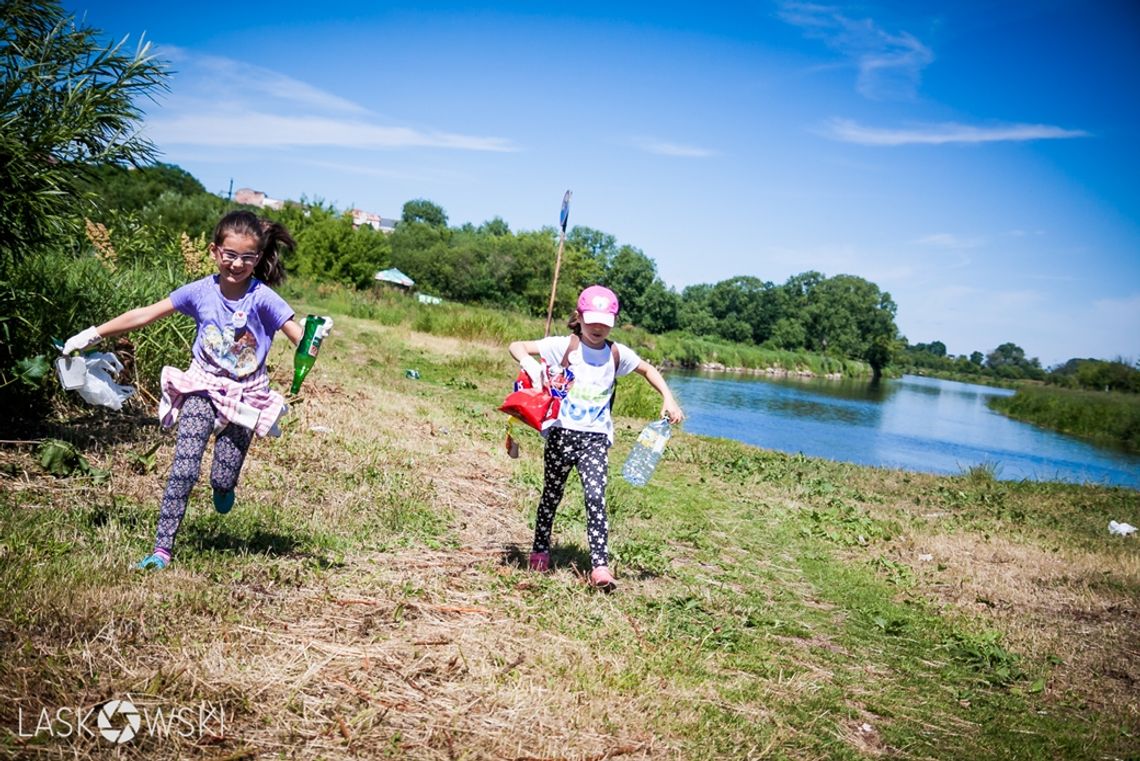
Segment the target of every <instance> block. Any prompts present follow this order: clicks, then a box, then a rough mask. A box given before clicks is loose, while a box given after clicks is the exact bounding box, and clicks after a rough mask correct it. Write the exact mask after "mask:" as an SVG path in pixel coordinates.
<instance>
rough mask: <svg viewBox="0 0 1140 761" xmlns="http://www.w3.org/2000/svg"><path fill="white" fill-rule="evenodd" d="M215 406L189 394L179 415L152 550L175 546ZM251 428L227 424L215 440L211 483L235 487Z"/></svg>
mask: <svg viewBox="0 0 1140 761" xmlns="http://www.w3.org/2000/svg"><path fill="white" fill-rule="evenodd" d="M215 416H216V415H215V412H214V405H213V404H211V403H210V400H209V399H207V398H205V397H204V396H188V397H186V398H185V400H184V401H183V402H182V410H181V412H180V413H179V414H178V436H177V438H176V439H175V443H174V463H173V464H172V465H171V466H170V476H169V478H167V481H166V491H165V492H164V493H163V495H162V507H161V509H160V510H159V514H158V533H157V536H156V537H155V540H154V546H155V549H162V550H166V551H167V552H170V551H171V550H172V549H173V548H174V535H175V534H177V533H178V527H179V526H180V525H181V524H182V518H183V516H184V515H186V503H187V502H188V501H189V500H190V490H191V489H192V488H194V484H195V483H197V481H198V473H199V471H200V470H201V468H202V455H203V454H204V453H205V452H206V444H207V442H209V440H210V434H211V433H213V432H214V418H215ZM252 440H253V431H251V430H250V429H248V428H242V427H241V426H239V425H227V426H226V427H225V428H223V429H222V431H221V432H220V433H219V434H218V436H217V439H216V440H215V441H214V462H213V464H212V465H211V466H210V486H212V487H214V488H215V489H219V490H221V491H229V490H231V489H233V488H235V487H236V486H237V482H238V475H239V474H240V473H241V466H242V463H244V462H245V453H246V451H247V450H248V449H249V443H250V441H252Z"/></svg>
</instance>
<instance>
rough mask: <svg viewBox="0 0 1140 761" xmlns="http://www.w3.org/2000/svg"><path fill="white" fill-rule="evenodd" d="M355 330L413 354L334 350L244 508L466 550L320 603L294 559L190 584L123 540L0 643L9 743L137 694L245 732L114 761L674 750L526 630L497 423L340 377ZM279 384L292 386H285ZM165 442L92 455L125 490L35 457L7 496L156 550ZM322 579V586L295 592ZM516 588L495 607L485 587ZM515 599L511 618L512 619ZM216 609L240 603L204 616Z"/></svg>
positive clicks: (411, 553) (440, 349)
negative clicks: (74, 514)
mask: <svg viewBox="0 0 1140 761" xmlns="http://www.w3.org/2000/svg"><path fill="white" fill-rule="evenodd" d="M356 330H359V331H361V333H362V334H364V335H367V334H369V333H372V332H375V333H376V334H378V335H380V336H382V340H383V341H384V342H385V343H397V342H401V341H404V340H405V339H406V336H405V335H403V334H401V332H400V331H398V330H395V329H386V328H378V327H372V326H364V325H360V326H357V327H356V328H355V329H354V330H352V331H348V330H344V329H342V330H341V331H338V333H339V335H338V336H336V337H335V338H334V339H333V340H331V341H330V342H329V344H328V348H326V350H325V354H326V356H324V357H323V358H322V359H323V360H324V361H323V362H322V363H321V364H318V369H317V371H316V372H314V373H313V374H312V375H311V376H310V378H309V379H308V380H307V381H306V387H305V389H304V393H303V401H302V402H301V403H300V404H297V405H295V406H294V409H293V411H292V419H291V421H290V423H289V426H288V428H287V429H286V431H287V433H286V436H285V437H283V438H282V439H280V440H278V441H257V442H255V443H254V446H253V449H252V450H251V454H250V457H249V460H248V461H247V466H246V470H245V472H244V473H243V481H242V484H241V487H240V489H239V502H238V506H237V507H236V508H235V510H241V508H242V502H247V503H250V502H252V503H261V504H265V503H278V504H280V505H282V506H283V508H282V509H285V510H287V511H289V512H291V513H293V514H296V515H298V516H300V515H303V514H304V513H305V512H308V513H309V516H308V517H309V519H310V520H311V521H312V523H313V524H318V525H319V524H326V525H333V526H335V525H338V524H346V523H351V522H353V521H354V520H357V519H359V517H360V512H361V511H362V510H367V509H368V507H369V506H370V505H371V504H373V503H374V502H375V501H377V499H382V500H387V501H388V502H392V501H394V500H395V499H396V498H402V497H407V498H414V499H416V500H419V501H422V502H425V503H430V506H431V508H432V509H434V510H437V511H439V512H440V513H441V514H443V515H446V516H447V520H448V524H449V525H448V527H447V530H446V532H445V533H446V534H447V535H448V541H447V544H448V545H449V546H448V547H447V548H446V549H434V550H433V549H425V548H424V546H423V545H422V544H421V543H418V542H415V543H412V544H411V545H410V546H389V547H384V548H382V549H381V548H378V549H374V550H369V549H367V548H358V549H355V550H353V551H350V552H346V553H344V555H343V556H342V557H340V558H339V559H338V561H337V562H336V565H335V567H334V568H332V569H330V570H328V571H325V572H323V573H321V574H319V579H320V580H319V584H317V585H312V584H310V583H299V582H297V581H293V580H291V579H289V578H288V573H287V572H286V571H283V569H282V568H280V566H289V565H292V564H291V563H290V562H289V561H290V558H289V557H288V556H287V554H286V555H285V556H284V557H273V558H272V559H270V560H268V561H267V564H266V565H267V567H266V569H265V570H264V572H262V571H259V569H258V568H257V565H256V564H254V565H253V566H252V567H251V566H250V564H248V563H246V564H243V566H242V572H241V574H240V575H238V576H236V577H235V578H232V579H225V578H224V571H222V572H221V574H219V573H217V572H212V569H211V570H210V571H207V572H206V573H203V569H201V568H197V567H196V568H193V569H190V568H186V567H185V564H182V563H179V562H178V561H179V556H178V555H177V552H176V562H175V563H174V564H173V565H172V567H171V568H170V569H168V570H167V571H165V572H163V573H161V574H141V573H137V572H134V571H132V570H130V568H129V565H128V564H129V561H130V560H132V559H136V557H137V556H141V555H140V552H145V546H146V545H145V544H143V545H140V544H139V541H138V537H137V536H125V535H121V534H120V535H108V536H106V537H105V539H106V541H107V546H106V547H105V548H104V554H103V556H102V557H96V558H87V559H86V560H87V562H88V563H89V564H90V565H93V566H95V567H97V568H99V569H101V571H102V572H103V573H106V574H108V575H110V576H111V577H113V581H112V582H111V583H109V584H107V585H100V584H97V583H96V584H89V583H86V580H84V581H81V582H80V583H77V584H73V585H67V586H64V587H59V586H57V585H55V584H53V583H52V581H51V580H50V579H40V580H37V581H36V582H35V583H36V584H37V587H38V588H35V589H32V590H23V592H22V595H21V596H22V597H23V599H22V600H21V603H23V604H28V602H29V601H32V603H31V604H33V605H34V606H36V608H37V609H36V610H34V611H26V613H27V614H28V618H31V619H33V620H35V621H36V625H35V627H34V628H33V629H23V630H13V629H11V628H9V627H5V628H6V629H7V630H6V631H5V632H4V634H5V640H6V641H7V642H8V643H9V645H10V646H12V647H13V652H18V653H20V655H18V656H15V657H13V658H10V659H6V667H5V668H4V669H3V670H4V671H5V672H7V673H6V675H5V676H6V678H5V679H4V684H3V685H2V686H0V702H3V703H4V705H5V706H6V708H4V709H0V710H2V718H3V723H4V725H5V728H6V729H7V728H9V727H11V728H15V725H16V720H15V719H16V717H15V716H14V715H13V714H14V710H13V709H14V708H15V707H16V706H20V705H22V706H25V707H32V706H60V705H65V706H70V705H94V704H97V703H100V702H102V701H104V700H106V699H108V698H109V697H112V696H119V695H122V694H124V693H128V692H129V693H130V694H131V695H132V697H133V698H134V702H135V703H136V705H138V706H140V707H142V706H146V705H148V704H152V705H164V704H165V705H168V706H169V705H171V704H178V703H179V701H182V702H184V703H186V704H190V703H192V702H195V701H200V700H205V701H208V702H211V703H212V704H222V705H225V706H227V707H228V708H229V714H228V717H227V718H228V720H227V722H226V732H225V734H226V736H225V737H205V738H195V739H194V741H193V742H191V741H189V740H181V739H179V738H172V739H167V740H166V741H165V742H164V743H163V744H162V745H161V746H154V745H152V746H151V747H148V746H147V743H138V742H133V743H131V744H130V745H124V746H122V747H120V748H116V749H114V750H115V752H116V754H117V755H121V756H126V757H140V758H141V757H174V756H176V755H179V754H186V755H189V756H195V757H220V758H226V757H241V754H242V753H244V752H247V751H248V755H249V756H250V757H252V756H253V755H261V754H268V755H270V756H272V755H275V754H278V753H280V754H282V755H284V756H288V757H303V758H321V757H338V756H363V757H386V756H391V757H399V758H402V757H419V758H491V757H493V758H530V757H533V758H554V757H560V756H561V755H562V754H564V753H567V752H570V753H571V754H572V755H573V756H574V757H598V758H602V757H606V756H610V755H627V756H630V757H633V758H637V757H644V758H649V757H660V756H661V755H662V754H663V753H667V752H668V746H667V745H666V744H663V743H662V741H660V740H657V739H655V738H654V734H653V732H652V731H651V727H650V726H649V724H648V721H647V714H646V712H645V711H644V710H643V709H642V708H641V707H639V706H637V705H633V704H622V705H611V704H608V703H607V702H606V701H604V700H593V699H591V696H590V695H589V694H588V693H587V692H585V691H583V690H569V689H566V686H565V684H564V683H563V682H562V681H560V679H559V678H558V677H557V676H556V675H555V674H556V673H561V674H563V675H565V673H566V670H567V669H570V670H573V671H575V672H579V673H580V674H581V675H582V677H583V679H586V678H587V677H588V675H589V674H591V673H602V672H604V671H605V670H606V669H607V668H608V665H607V662H606V661H607V657H606V656H604V655H601V654H599V653H597V652H594V650H593V648H591V647H590V646H589V645H588V644H584V643H582V642H579V641H575V640H574V639H572V638H569V637H559V636H556V635H554V634H551V633H549V632H547V633H543V634H541V635H540V636H539V638H538V639H536V632H535V628H534V627H533V626H532V625H531V623H530V622H529V621H528V620H527V615H526V607H527V599H526V598H527V594H528V592H530V591H533V590H534V585H533V580H532V579H531V578H530V576H529V574H524V573H522V572H521V571H520V570H519V569H518V568H517V567H516V565H515V563H517V559H518V558H519V557H522V556H523V551H522V549H520V548H523V547H524V546H526V547H528V546H529V536H530V529H529V528H528V527H527V524H526V517H525V510H524V508H523V505H522V503H521V501H520V500H521V498H522V496H523V495H522V494H521V493H520V490H519V489H518V488H517V487H513V486H512V485H511V484H510V480H511V468H512V465H513V463H512V461H510V460H508V458H507V457H506V455H505V453H503V452H502V451H501V447H498V446H496V447H488V444H487V441H486V440H485V436H483V435H481V431H482V427H481V424H480V425H476V426H472V425H470V421H464V420H463V419H456V416H455V413H454V412H449V410H448V406H447V405H446V404H441V403H439V400H438V399H435V398H434V397H433V396H431V395H429V396H427V397H425V396H423V395H421V394H420V393H419V392H420V391H421V388H420V386H419V385H418V384H416V383H415V382H414V381H411V380H408V379H406V378H403V377H402V374H403V371H402V370H398V369H397V368H396V367H395V366H393V367H392V368H391V369H392V372H389V373H388V377H389V379H390V380H389V381H388V382H381V383H367V382H356V381H355V380H354V379H352V378H351V377H350V376H351V373H345V374H343V375H341V376H340V377H337V376H338V373H335V372H333V370H334V368H337V367H341V366H342V365H344V366H347V367H351V366H352V365H354V364H357V360H358V359H360V356H362V355H363V354H364V353H366V350H365V349H364V348H362V347H361V346H359V345H358V344H356V343H355V342H353V341H352V340H350V339H349V338H348V336H346V335H345V334H346V333H349V334H355V331H356ZM337 339H340V341H341V342H342V343H341V345H339V346H338V345H337ZM408 344H409V345H410V346H413V347H415V348H417V349H426V350H428V351H430V352H433V353H441V354H453V355H454V354H459V353H465V354H466V353H470V352H472V351H476V352H479V351H484V352H485V351H488V350H487V349H486V348H481V347H470V346H469V347H461V346H460V344H459V342H457V341H453V340H451V339H438V338H434V337H430V336H422V335H418V334H415V335H413V336H412V338H411V340H410V341H408ZM449 348H450V349H451V351H446V350H447V349H449ZM278 351H279V349H277V350H275V356H276V357H277V361H278V365H279V366H284V365H286V363H287V360H286V358H285V356H284V354H283V353H282V354H278V353H277V352H278ZM338 355H339V358H338V359H334V357H338ZM358 355H360V356H358ZM345 363H347V364H346V365H345ZM276 375H277V380H278V381H279V382H278V383H277V384H276V385H277V386H278V387H281V385H283V384H284V383H285V381H286V379H285V375H284V371H278V372H277V373H276ZM342 381H343V382H342ZM158 435H159V434H158V433H157V431H154V430H151V431H145V432H140V433H139V435H138V437H137V438H134V439H132V440H128V441H124V442H122V443H120V444H119V445H112V446H103V447H95V448H93V449H91V450H89V451H88V456H89V459H90V460H91V462H92V464H94V465H95V466H97V467H110V468H112V469H113V470H114V471H115V476H114V479H113V483H112V485H111V486H109V487H108V486H100V487H93V486H81V485H80V484H78V483H75V482H71V481H68V480H56V479H54V478H52V477H50V476H47V475H46V474H42V473H40V472H37V470H38V468H37V467H36V466H35V463H34V462H33V456H32V455H31V453H29V452H24V453H22V454H21V453H14V452H12V451H9V452H7V453H6V460H7V462H8V463H9V464H10V467H11V469H12V470H13V471H15V470H17V469H18V471H19V476H18V477H16V478H12V479H5V481H4V482H3V488H4V490H5V491H6V492H7V493H8V495H9V496H10V497H11V498H12V499H13V501H14V502H16V503H17V504H22V505H25V506H27V507H26V509H29V510H46V511H66V510H68V509H69V507H70V506H72V505H75V504H76V503H81V504H82V503H85V502H86V503H90V502H95V501H103V502H107V503H108V504H112V503H113V502H114V497H113V496H112V492H113V494H114V495H117V496H118V498H119V499H120V500H125V501H128V502H137V503H138V504H140V505H144V506H146V507H147V508H148V515H147V518H146V519H145V521H144V522H145V523H147V524H149V525H146V526H145V527H144V532H145V534H146V535H149V534H151V533H152V532H153V520H154V517H155V512H156V507H154V506H156V505H157V502H158V499H159V497H160V495H161V489H162V486H163V484H164V480H165V472H166V470H167V469H168V467H169V460H170V456H171V449H172V447H171V446H170V445H169V442H167V444H166V445H164V446H163V447H162V448H161V449H160V450H159V451H158V454H157V462H156V467H155V470H154V472H151V473H148V474H136V473H133V472H131V470H130V469H129V468H128V467H127V460H128V456H127V453H128V452H129V451H136V450H138V449H139V448H140V446H141V442H142V441H149V440H150V439H153V438H154V437H155V436H158ZM148 437H149V438H148ZM536 442H537V439H535V440H533V441H530V442H528V444H529V446H530V447H535V446H536ZM208 456H209V452H207V457H208ZM205 467H208V465H207V466H204V470H205ZM369 467H372V468H375V469H376V471H377V473H382V475H380V476H378V477H379V478H380V480H383V479H384V478H391V479H394V480H395V481H397V483H396V484H395V486H394V487H393V485H392V484H382V483H381V484H378V483H377V481H375V480H372V481H367V480H363V481H359V482H357V483H352V478H351V476H352V475H353V474H354V473H359V472H360V471H361V469H363V468H369ZM205 481H206V479H205V477H203V478H202V479H201V480H200V481H199V484H198V486H197V487H196V488H195V492H194V494H193V496H192V500H191V507H190V512H189V514H188V518H187V520H188V521H189V520H190V518H191V517H192V515H193V514H194V512H195V511H203V510H208V509H209V508H208V504H209V494H208V487H206V486H205V485H204V484H205ZM377 492H383V494H378V493H377ZM528 496H532V495H528ZM385 508H386V509H391V505H390V504H389V505H386V506H385ZM183 533H185V527H184V531H183ZM117 543H121V544H117ZM176 549H177V548H176ZM283 573H284V575H282V574H283ZM219 575H221V576H222V578H219ZM305 576H311V574H305V573H304V572H297V573H296V577H297V579H301V578H303V577H305ZM499 578H501V579H502V581H501V582H499V583H493V584H492V585H491V587H492V588H491V589H489V584H488V579H492V580H494V579H499ZM310 580H311V579H306V581H310ZM77 581H78V580H77ZM560 581H561V582H562V583H565V584H568V585H569V586H568V588H566V589H563V590H560V593H561V594H582V595H586V594H587V592H586V590H585V589H584V587H583V585H581V584H579V583H577V580H576V579H574V578H573V574H572V573H571V572H569V571H564V572H563V573H562V574H561V578H560ZM516 589H517V590H518V591H515V590H516ZM503 590H505V594H506V595H507V596H508V597H509V598H512V599H513V602H512V604H511V605H510V606H508V607H504V604H503V601H502V599H501V597H502V595H503V593H504V592H503ZM215 596H221V597H224V598H226V602H225V603H224V604H223V605H220V606H213V605H211V604H209V603H207V602H206V600H208V599H210V598H212V597H215ZM196 601H197V602H196ZM199 603H200V605H199ZM212 607H219V608H221V609H223V610H225V611H226V612H227V615H226V618H225V620H221V621H219V620H215V619H214V618H213V615H212V611H211V610H210V608H212ZM6 618H7V617H3V618H0V620H4V619H6ZM45 658H50V659H51V663H50V665H48V664H45V663H44V662H43V659H45ZM552 664H554V665H552ZM26 721H27V720H26V719H25V724H26ZM25 729H27V726H25ZM100 743H101V741H98V742H95V741H91V740H87V741H83V740H82V739H80V740H79V741H73V742H68V741H64V740H56V741H54V742H52V743H47V744H43V745H40V744H29V745H26V746H24V747H23V751H22V752H24V753H28V754H33V753H34V754H35V755H38V756H44V757H61V758H62V757H73V756H80V757H82V756H87V755H92V756H98V755H101V754H105V753H107V752H109V750H110V749H109V748H107V747H106V745H105V744H100ZM17 747H19V746H18V745H17ZM158 748H161V750H158ZM155 752H159V756H154V755H152V754H154V753H155ZM235 754H236V755H235Z"/></svg>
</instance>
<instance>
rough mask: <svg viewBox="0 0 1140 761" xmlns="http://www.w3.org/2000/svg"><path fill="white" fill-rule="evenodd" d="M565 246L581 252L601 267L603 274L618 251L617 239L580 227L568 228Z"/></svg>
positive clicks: (599, 231)
mask: <svg viewBox="0 0 1140 761" xmlns="http://www.w3.org/2000/svg"><path fill="white" fill-rule="evenodd" d="M566 245H567V246H568V247H572V248H577V249H579V250H581V251H582V252H583V253H585V254H586V256H588V257H590V258H591V259H593V260H594V261H596V262H597V263H598V264H599V265H601V270H602V271H603V272H604V271H605V270H606V269H608V268H609V266H610V262H611V261H612V260H613V258H614V255H615V254H616V253H617V249H618V246H617V238H615V237H614V236H612V235H610V234H609V233H604V232H602V231H601V230H595V229H593V228H591V227H582V226H581V225H575V226H574V227H572V228H570V232H569V233H567V234H566Z"/></svg>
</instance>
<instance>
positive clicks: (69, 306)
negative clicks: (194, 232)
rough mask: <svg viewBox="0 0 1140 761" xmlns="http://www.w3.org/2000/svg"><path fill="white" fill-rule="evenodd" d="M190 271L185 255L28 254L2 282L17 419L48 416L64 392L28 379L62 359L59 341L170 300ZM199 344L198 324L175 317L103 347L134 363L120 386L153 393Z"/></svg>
mask: <svg viewBox="0 0 1140 761" xmlns="http://www.w3.org/2000/svg"><path fill="white" fill-rule="evenodd" d="M184 266H185V265H184V263H183V262H182V260H181V256H180V255H179V256H178V257H177V258H176V257H175V256H173V255H172V256H169V257H167V259H166V261H161V260H159V259H156V258H148V259H147V260H146V261H143V262H140V263H135V262H134V261H133V260H132V257H131V256H129V255H122V254H120V255H118V256H114V257H112V256H110V255H108V254H100V253H97V252H95V251H92V250H87V251H84V252H82V253H80V254H78V255H75V254H72V253H70V252H67V251H64V250H62V249H61V248H58V247H52V248H45V249H41V250H38V251H33V252H30V253H28V254H27V255H26V256H25V257H24V258H23V260H22V261H20V262H19V263H18V264H17V265H16V266H15V267H14V268H13V270H12V272H11V274H10V275H9V276H8V278H7V279H6V280H5V281H4V282H3V283H2V284H0V288H2V289H3V290H2V293H0V306H2V307H3V313H4V316H5V319H4V320H3V323H2V330H3V339H4V340H3V344H4V348H3V350H2V352H0V400H2V402H3V404H4V406H5V407H7V408H8V409H11V410H13V411H15V415H16V417H21V418H24V417H28V416H33V417H34V416H39V415H42V414H43V413H42V406H43V405H44V403H46V402H47V401H48V400H49V399H51V398H52V397H53V396H56V395H58V394H60V393H61V391H60V388H59V385H58V384H57V383H56V382H55V377H54V374H52V373H50V372H47V373H40V374H37V375H34V376H33V375H29V374H28V373H27V372H26V371H25V368H26V367H27V366H28V365H29V363H35V362H39V363H41V364H42V366H44V367H49V366H50V365H49V364H48V363H50V362H51V361H52V360H53V359H54V358H55V356H56V350H55V348H54V347H53V345H52V340H53V339H58V340H61V341H62V340H65V339H66V338H67V337H68V336H71V335H73V334H75V333H78V332H79V331H80V330H83V329H84V328H86V327H88V326H91V325H99V324H100V323H103V322H105V321H107V320H109V319H110V318H112V317H114V316H115V315H117V314H121V313H122V312H125V311H127V310H128V309H133V308H135V307H139V306H143V305H145V304H152V303H154V302H156V301H159V300H161V299H162V298H164V297H166V296H168V295H169V294H170V292H171V291H172V290H174V289H175V288H177V287H178V286H180V285H182V284H184V283H185V282H187V275H186V271H185V268H184ZM193 338H194V325H193V322H192V321H191V320H190V319H189V318H183V317H177V316H176V317H174V318H171V319H167V320H161V321H159V322H157V323H155V324H153V325H151V326H148V327H146V328H143V329H141V330H138V331H135V332H133V333H131V334H130V336H129V338H128V339H126V340H125V341H124V340H123V339H120V340H119V341H115V340H111V341H106V342H104V343H103V344H101V345H100V346H99V347H97V348H99V349H102V350H104V351H108V350H114V351H116V352H119V354H120V359H124V360H125V359H128V356H129V358H130V359H133V362H127V364H128V365H130V367H131V372H130V374H129V377H127V378H125V379H124V378H120V380H121V381H123V382H125V383H130V384H133V385H137V386H139V387H140V388H141V389H143V390H145V391H148V392H149V393H151V394H152V395H154V394H156V393H157V388H158V376H159V373H160V372H161V370H162V367H163V365H167V364H172V365H183V364H185V363H186V360H187V357H188V354H189V348H190V344H191V342H192V341H193ZM21 411H22V412H21Z"/></svg>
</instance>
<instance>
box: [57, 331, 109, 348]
mask: <svg viewBox="0 0 1140 761" xmlns="http://www.w3.org/2000/svg"><path fill="white" fill-rule="evenodd" d="M102 340H103V336H101V335H99V331H98V330H96V329H95V326H94V325H92V326H91V327H90V328H87V330H83V331H80V332H79V333H76V334H75V335H73V336H72V337H71V338H69V339H67V341H66V342H65V343H64V344H63V348H62V349H60V352H61V353H63V354H70V353H71V352H73V351H83V350H84V349H86V348H87V347H89V346H94V345H95V344H97V343H99V342H100V341H102Z"/></svg>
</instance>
